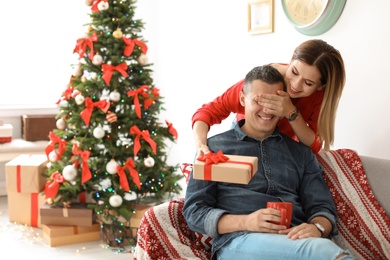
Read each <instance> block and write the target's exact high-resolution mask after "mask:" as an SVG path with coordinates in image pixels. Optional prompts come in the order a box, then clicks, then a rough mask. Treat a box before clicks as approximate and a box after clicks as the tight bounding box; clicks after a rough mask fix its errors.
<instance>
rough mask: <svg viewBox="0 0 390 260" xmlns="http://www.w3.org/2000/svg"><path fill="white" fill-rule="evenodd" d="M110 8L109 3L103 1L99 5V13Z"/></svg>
mask: <svg viewBox="0 0 390 260" xmlns="http://www.w3.org/2000/svg"><path fill="white" fill-rule="evenodd" d="M108 7H109V4H108V2H104V1H101V2H100V3H98V5H97V8H98V9H99V11H104V10H107V9H108Z"/></svg>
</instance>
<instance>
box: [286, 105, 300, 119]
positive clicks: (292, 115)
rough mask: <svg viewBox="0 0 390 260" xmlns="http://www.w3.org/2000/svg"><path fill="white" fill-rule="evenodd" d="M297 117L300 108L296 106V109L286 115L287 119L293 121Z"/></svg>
mask: <svg viewBox="0 0 390 260" xmlns="http://www.w3.org/2000/svg"><path fill="white" fill-rule="evenodd" d="M297 117H298V108H297V107H295V110H294V111H293V112H291V113H290V114H289V115H288V117H286V118H287V121H289V122H292V121H294V120H295V119H297Z"/></svg>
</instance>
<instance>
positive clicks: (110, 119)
mask: <svg viewBox="0 0 390 260" xmlns="http://www.w3.org/2000/svg"><path fill="white" fill-rule="evenodd" d="M106 119H107V121H108V122H110V123H114V122H116V120H118V117H117V116H116V114H115V113H113V112H108V114H107V116H106Z"/></svg>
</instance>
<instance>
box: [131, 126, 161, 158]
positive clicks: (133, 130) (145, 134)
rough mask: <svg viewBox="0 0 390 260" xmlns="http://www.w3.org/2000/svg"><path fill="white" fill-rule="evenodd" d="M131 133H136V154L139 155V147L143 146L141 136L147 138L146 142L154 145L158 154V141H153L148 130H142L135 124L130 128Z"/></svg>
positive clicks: (154, 149) (153, 147) (154, 150)
mask: <svg viewBox="0 0 390 260" xmlns="http://www.w3.org/2000/svg"><path fill="white" fill-rule="evenodd" d="M130 134H135V135H136V136H135V138H134V156H137V153H138V151H139V149H140V148H141V142H140V140H141V137H143V138H144V139H145V141H146V142H148V143H149V145H150V146H151V147H152V149H153V152H154V154H156V146H157V145H156V143H155V142H154V141H153V139H152V138H150V134H149V131H148V130H144V131H141V130H139V128H138V126H136V125H133V126H132V127H131V128H130Z"/></svg>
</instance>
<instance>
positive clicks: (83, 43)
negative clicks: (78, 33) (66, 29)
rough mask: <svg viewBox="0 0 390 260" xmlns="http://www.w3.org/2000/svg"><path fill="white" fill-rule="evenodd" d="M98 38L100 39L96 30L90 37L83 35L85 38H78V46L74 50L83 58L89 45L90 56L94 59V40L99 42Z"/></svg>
mask: <svg viewBox="0 0 390 260" xmlns="http://www.w3.org/2000/svg"><path fill="white" fill-rule="evenodd" d="M97 40H98V37H97V34H96V33H95V32H94V33H93V34H92V35H91V36H89V37H83V38H80V39H78V40H77V44H76V47H75V48H74V50H73V53H76V52H77V53H78V54H79V57H80V59H81V58H82V57H83V56H84V54H85V51H86V49H87V47H89V49H90V50H91V51H90V52H89V55H88V57H89V59H90V60H93V56H95V55H94V53H93V42H97Z"/></svg>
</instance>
